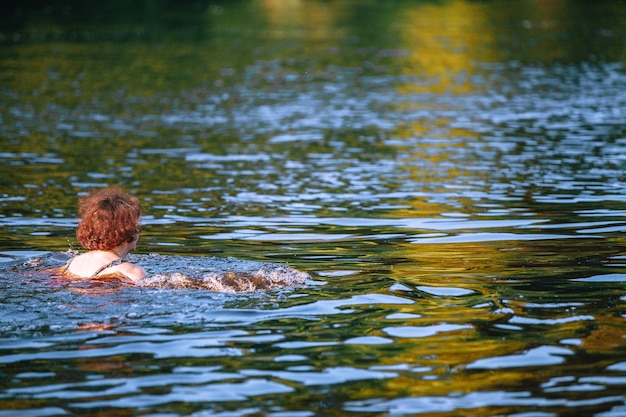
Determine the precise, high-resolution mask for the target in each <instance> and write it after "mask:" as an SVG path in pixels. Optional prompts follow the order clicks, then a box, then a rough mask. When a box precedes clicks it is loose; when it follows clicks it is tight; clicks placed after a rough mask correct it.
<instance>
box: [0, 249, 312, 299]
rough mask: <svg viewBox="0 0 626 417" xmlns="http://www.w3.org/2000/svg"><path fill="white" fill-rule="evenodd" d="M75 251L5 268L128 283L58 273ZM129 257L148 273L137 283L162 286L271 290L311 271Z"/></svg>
mask: <svg viewBox="0 0 626 417" xmlns="http://www.w3.org/2000/svg"><path fill="white" fill-rule="evenodd" d="M73 255H75V254H74V253H69V252H66V253H52V254H47V255H44V256H41V257H32V258H29V259H28V260H26V261H15V262H11V263H9V264H5V266H4V267H3V268H2V269H3V270H5V272H9V271H10V272H12V273H18V274H19V275H23V276H24V277H25V279H26V280H29V281H34V280H36V281H43V280H45V279H46V278H52V279H51V280H50V281H49V284H52V285H54V286H66V285H69V286H72V288H82V287H84V286H89V287H91V286H93V285H96V286H106V287H112V286H113V287H118V286H128V285H129V283H128V281H127V280H122V279H119V277H116V276H102V277H98V278H97V279H89V280H86V279H82V278H81V279H71V278H69V277H66V276H63V275H60V274H59V268H60V266H61V265H63V264H65V262H67V259H69V257H71V256H73ZM128 259H129V261H131V262H133V263H136V264H138V265H141V266H143V267H144V269H145V270H146V272H147V273H148V276H147V277H146V278H144V279H143V280H141V281H139V282H136V283H135V285H134V286H138V287H144V288H160V289H204V290H209V291H214V292H223V293H246V292H255V291H271V290H278V289H283V288H293V287H301V286H304V285H305V284H306V282H307V280H308V279H310V278H311V277H310V275H309V274H308V273H306V272H302V271H299V270H297V269H294V268H292V267H289V266H286V265H283V264H277V263H268V262H256V261H247V260H240V259H236V258H217V257H200V256H198V257H196V256H168V255H159V254H150V255H130V256H129V257H128Z"/></svg>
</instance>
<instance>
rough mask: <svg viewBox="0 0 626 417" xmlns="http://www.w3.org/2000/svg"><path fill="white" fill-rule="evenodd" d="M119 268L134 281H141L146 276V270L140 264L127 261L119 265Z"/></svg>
mask: <svg viewBox="0 0 626 417" xmlns="http://www.w3.org/2000/svg"><path fill="white" fill-rule="evenodd" d="M117 270H118V271H119V272H121V273H122V274H124V275H126V276H127V277H128V278H130V279H132V280H133V281H139V280H141V279H143V278H145V277H146V271H145V270H144V269H143V268H142V267H141V266H139V265H135V264H131V263H130V262H125V263H123V264H121V265H119V266H118V267H117Z"/></svg>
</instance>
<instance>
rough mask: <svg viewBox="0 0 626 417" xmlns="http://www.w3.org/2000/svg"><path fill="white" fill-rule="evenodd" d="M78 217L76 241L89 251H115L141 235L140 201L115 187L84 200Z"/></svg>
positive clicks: (79, 201) (80, 202)
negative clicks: (79, 219) (79, 218)
mask: <svg viewBox="0 0 626 417" xmlns="http://www.w3.org/2000/svg"><path fill="white" fill-rule="evenodd" d="M78 214H79V216H80V217H81V221H80V223H79V225H78V228H77V229H76V238H77V239H78V241H79V242H80V244H81V245H82V246H83V247H84V248H85V249H90V250H111V249H114V248H116V247H117V246H119V245H121V244H122V243H124V242H129V243H130V242H132V241H133V240H134V239H135V237H136V236H137V235H138V234H139V230H140V228H139V220H140V216H141V205H140V204H139V199H138V198H137V197H134V196H132V195H130V194H128V193H126V192H125V191H124V190H122V189H121V188H120V187H118V186H115V185H113V186H110V187H107V188H103V189H101V190H97V191H93V192H91V193H90V194H89V195H87V196H83V197H80V198H79V200H78Z"/></svg>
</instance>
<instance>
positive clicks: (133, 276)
mask: <svg viewBox="0 0 626 417" xmlns="http://www.w3.org/2000/svg"><path fill="white" fill-rule="evenodd" d="M138 239H139V234H137V236H136V237H135V239H134V240H133V241H132V242H124V243H122V244H121V245H119V246H117V247H115V248H113V249H111V250H92V251H89V252H86V253H83V254H82V255H78V256H77V257H75V258H74V259H73V260H72V262H71V263H70V266H69V268H68V269H67V272H69V273H71V274H73V275H77V276H80V277H89V276H91V275H93V273H94V272H96V271H97V270H98V268H100V267H101V266H103V265H106V264H108V263H109V262H112V261H115V260H116V259H122V258H124V257H125V256H126V255H128V254H129V253H130V252H132V251H133V250H134V249H135V247H136V246H137V240H138ZM111 274H114V275H119V274H121V275H124V276H125V277H127V278H129V279H130V280H132V281H133V282H136V281H139V280H141V279H143V278H144V277H145V276H146V271H145V270H144V269H143V268H142V267H141V266H138V265H133V264H131V263H130V262H123V263H121V264H119V265H114V266H112V267H110V268H107V269H105V270H103V271H102V272H100V273H99V274H98V276H99V277H100V276H103V275H111Z"/></svg>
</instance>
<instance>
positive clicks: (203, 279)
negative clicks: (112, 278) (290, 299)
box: [138, 266, 309, 293]
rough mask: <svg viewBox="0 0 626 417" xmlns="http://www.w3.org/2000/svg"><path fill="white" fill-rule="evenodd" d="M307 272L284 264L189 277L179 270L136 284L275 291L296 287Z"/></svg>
mask: <svg viewBox="0 0 626 417" xmlns="http://www.w3.org/2000/svg"><path fill="white" fill-rule="evenodd" d="M308 278H309V274H307V273H305V272H301V271H298V270H296V269H293V268H289V267H284V266H275V267H270V268H267V267H265V268H261V269H259V270H258V271H256V272H254V273H249V272H241V271H238V272H226V273H222V274H218V273H215V272H209V273H205V274H203V275H201V276H198V277H190V276H187V275H183V274H181V273H178V272H175V273H173V274H155V275H151V276H149V277H146V278H144V279H143V280H142V281H141V282H139V283H138V285H140V286H142V287H156V288H174V289H181V288H200V289H206V290H210V291H215V292H227V293H239V292H254V291H268V290H277V289H281V288H286V287H298V286H302V285H304V284H305V283H306V280H307V279H308Z"/></svg>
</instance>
